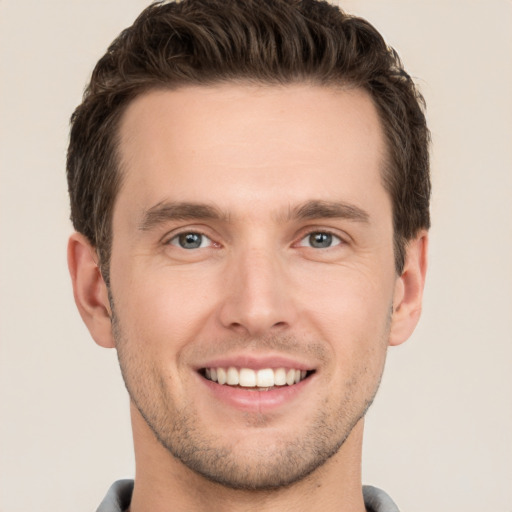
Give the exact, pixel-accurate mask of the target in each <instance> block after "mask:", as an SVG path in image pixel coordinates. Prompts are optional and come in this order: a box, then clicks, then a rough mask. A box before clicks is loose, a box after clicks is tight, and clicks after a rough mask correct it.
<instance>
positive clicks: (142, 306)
mask: <svg viewBox="0 0 512 512" xmlns="http://www.w3.org/2000/svg"><path fill="white" fill-rule="evenodd" d="M202 282H204V281H203V280H202V279H201V277H200V276H199V277H198V276H196V278H195V279H191V276H188V275H186V273H180V272H175V271H174V272H173V271H170V270H167V271H165V270H164V271H161V270H160V271H158V272H151V271H150V270H149V269H145V270H144V271H142V272H139V273H138V274H137V273H136V272H133V273H132V276H131V278H129V279H127V278H126V276H125V277H124V279H122V280H118V281H117V282H116V281H114V279H113V281H112V293H113V297H114V304H115V308H116V314H117V316H118V318H119V320H120V323H121V325H122V326H123V332H124V334H125V335H126V336H127V337H128V338H130V339H136V340H137V342H138V343H139V344H142V345H143V346H144V348H145V350H151V351H152V352H159V353H160V354H163V353H171V352H172V353H175V352H177V351H179V350H180V349H181V348H182V347H183V346H184V345H185V344H186V343H187V342H188V341H190V340H191V339H194V338H195V337H196V336H197V334H198V332H199V331H200V330H201V329H202V328H203V326H204V325H205V323H206V322H207V318H208V316H209V312H210V311H211V296H212V294H209V293H208V290H207V288H202V287H201V284H202ZM116 285H117V286H116Z"/></svg>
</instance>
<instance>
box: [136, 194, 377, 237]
mask: <svg viewBox="0 0 512 512" xmlns="http://www.w3.org/2000/svg"><path fill="white" fill-rule="evenodd" d="M281 218H282V219H283V220H284V221H285V222H289V221H292V220H313V219H334V218H338V219H347V220H352V221H356V222H364V223H367V222H368V221H369V215H368V213H367V212H366V211H365V210H363V209H361V208H359V207H357V206H355V205H352V204H348V203H344V202H337V201H320V200H312V201H307V202H305V203H302V204H300V205H297V206H295V207H293V208H290V209H289V210H288V213H287V214H286V215H284V216H283V217H281V216H279V217H278V220H281ZM229 219H230V215H229V214H228V213H226V212H223V211H221V210H220V209H219V208H217V207H215V206H212V205H209V204H204V203H193V202H160V203H158V204H156V205H155V206H153V207H151V208H149V209H148V210H145V212H144V213H143V215H142V220H141V222H140V224H139V230H141V231H149V230H151V229H153V228H154V227H155V226H158V225H159V224H163V223H165V222H170V221H176V220H219V221H224V222H228V221H229Z"/></svg>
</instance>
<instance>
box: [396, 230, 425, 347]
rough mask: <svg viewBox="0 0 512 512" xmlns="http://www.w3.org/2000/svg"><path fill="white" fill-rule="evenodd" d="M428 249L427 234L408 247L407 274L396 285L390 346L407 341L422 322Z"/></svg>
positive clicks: (399, 278)
mask: <svg viewBox="0 0 512 512" xmlns="http://www.w3.org/2000/svg"><path fill="white" fill-rule="evenodd" d="M427 249H428V233H427V232H426V231H421V232H420V234H419V235H418V236H417V237H416V238H414V239H413V240H410V241H409V243H408V244H407V247H406V256H405V264H404V270H403V272H402V275H401V276H399V277H397V279H396V283H395V293H394V297H393V316H392V319H391V332H390V337H389V344H390V345H400V344H401V343H403V342H404V341H406V340H407V339H408V338H409V336H410V335H411V334H412V332H413V331H414V328H415V327H416V325H417V323H418V320H419V319H420V314H421V304H422V300H423V288H424V286H425V274H426V272H427Z"/></svg>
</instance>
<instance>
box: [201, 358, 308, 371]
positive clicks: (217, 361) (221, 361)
mask: <svg viewBox="0 0 512 512" xmlns="http://www.w3.org/2000/svg"><path fill="white" fill-rule="evenodd" d="M231 366H232V367H235V368H251V369H253V370H261V369H263V368H274V369H275V368H294V369H296V370H308V371H309V370H314V369H315V365H312V364H311V363H307V362H306V361H301V360H299V359H296V358H293V357H290V356H283V355H262V356H256V355H253V354H251V355H249V354H238V355H232V356H222V357H216V358H214V359H210V360H208V361H205V362H204V363H201V364H199V365H196V370H201V369H203V368H229V367H231Z"/></svg>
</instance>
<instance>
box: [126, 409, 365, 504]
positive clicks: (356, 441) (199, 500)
mask: <svg viewBox="0 0 512 512" xmlns="http://www.w3.org/2000/svg"><path fill="white" fill-rule="evenodd" d="M131 412H132V425H133V434H134V446H135V460H136V476H135V486H134V491H133V497H132V503H131V506H130V512H142V511H144V510H151V511H152V512H164V511H168V510H169V509H170V508H172V510H173V511H175V512H186V511H190V510H195V511H209V510H212V503H215V510H216V511H218V512H227V511H229V512H239V511H244V512H250V511H253V510H254V511H257V512H274V511H275V512H277V511H279V512H283V511H287V510H290V511H292V510H293V511H294V512H300V511H304V512H305V511H307V512H316V511H322V512H331V511H332V512H334V511H335V512H364V510H365V508H364V503H363V497H362V486H361V450H362V433H363V420H360V421H359V423H358V424H357V425H356V426H355V427H354V429H353V430H352V432H351V434H350V435H349V437H348V438H347V439H346V441H345V443H344V444H343V446H342V447H341V448H340V450H339V451H338V452H337V453H336V454H335V455H334V456H333V457H331V458H330V459H329V460H327V461H326V462H325V463H324V464H323V465H322V466H321V467H319V468H318V469H316V470H315V471H314V472H313V473H312V474H310V475H309V476H308V477H306V478H304V479H302V480H300V481H299V482H297V483H295V484H292V485H290V486H288V487H284V488H279V489H273V490H265V491H247V490H236V489H230V488H228V487H225V486H223V485H220V484H217V483H214V482H211V481H209V480H207V479H205V478H204V477H202V476H201V475H199V474H197V473H195V472H194V471H192V470H190V469H189V468H187V467H186V466H185V465H184V464H183V463H181V462H180V461H179V460H177V459H176V458H174V457H173V456H172V455H171V454H170V453H169V452H168V451H167V450H166V449H165V448H164V447H163V446H162V445H161V444H160V443H159V442H158V441H157V439H156V438H155V436H154V434H153V432H152V431H151V430H150V429H149V427H148V426H147V424H146V423H145V421H144V420H143V418H142V417H141V416H140V414H139V413H138V411H137V410H136V409H135V408H134V407H133V406H132V411H131Z"/></svg>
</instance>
